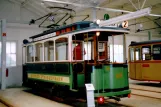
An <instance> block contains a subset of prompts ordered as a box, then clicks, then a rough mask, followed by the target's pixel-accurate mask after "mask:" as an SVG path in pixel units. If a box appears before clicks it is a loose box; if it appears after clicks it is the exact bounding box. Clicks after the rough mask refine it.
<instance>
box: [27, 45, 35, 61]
mask: <svg viewBox="0 0 161 107" xmlns="http://www.w3.org/2000/svg"><path fill="white" fill-rule="evenodd" d="M33 61H34V47H33V45H29V46H27V62H33Z"/></svg>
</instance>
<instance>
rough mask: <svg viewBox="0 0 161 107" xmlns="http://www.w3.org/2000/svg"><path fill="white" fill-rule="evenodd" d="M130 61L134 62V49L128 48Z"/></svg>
mask: <svg viewBox="0 0 161 107" xmlns="http://www.w3.org/2000/svg"><path fill="white" fill-rule="evenodd" d="M130 61H134V48H130Z"/></svg>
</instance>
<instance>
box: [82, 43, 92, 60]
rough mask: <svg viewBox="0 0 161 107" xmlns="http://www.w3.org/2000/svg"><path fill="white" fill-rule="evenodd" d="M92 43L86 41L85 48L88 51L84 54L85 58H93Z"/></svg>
mask: <svg viewBox="0 0 161 107" xmlns="http://www.w3.org/2000/svg"><path fill="white" fill-rule="evenodd" d="M91 44H92V43H91V42H90V41H89V42H84V49H85V51H86V54H85V56H84V59H85V60H91V59H92V50H91V49H92V47H91V46H92V45H91Z"/></svg>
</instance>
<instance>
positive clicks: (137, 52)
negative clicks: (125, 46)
mask: <svg viewBox="0 0 161 107" xmlns="http://www.w3.org/2000/svg"><path fill="white" fill-rule="evenodd" d="M140 53H141V50H140V48H139V47H135V53H134V55H135V78H136V79H141V78H142V72H141V63H139V61H140V60H141V54H140Z"/></svg>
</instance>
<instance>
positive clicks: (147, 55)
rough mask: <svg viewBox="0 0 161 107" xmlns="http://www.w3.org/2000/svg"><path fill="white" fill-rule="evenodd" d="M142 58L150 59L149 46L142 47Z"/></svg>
mask: <svg viewBox="0 0 161 107" xmlns="http://www.w3.org/2000/svg"><path fill="white" fill-rule="evenodd" d="M142 60H151V46H143V47H142Z"/></svg>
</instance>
